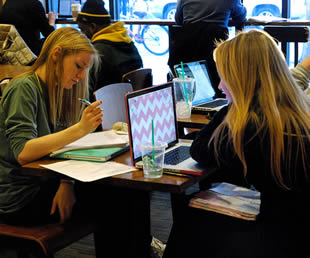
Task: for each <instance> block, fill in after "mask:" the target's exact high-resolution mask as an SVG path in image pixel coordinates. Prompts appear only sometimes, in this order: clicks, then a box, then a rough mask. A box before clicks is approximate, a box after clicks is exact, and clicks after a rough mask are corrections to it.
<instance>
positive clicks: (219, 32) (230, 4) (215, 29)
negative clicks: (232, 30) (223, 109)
mask: <svg viewBox="0 0 310 258" xmlns="http://www.w3.org/2000/svg"><path fill="white" fill-rule="evenodd" d="M246 14H247V11H246V8H245V7H244V5H243V4H242V2H241V0H229V1H226V0H208V1H205V0H195V1H193V0H178V5H177V9H176V13H175V22H176V24H177V25H178V26H172V28H171V29H170V38H169V40H170V49H169V60H168V64H169V66H170V69H171V70H172V71H173V66H174V65H175V64H180V62H181V61H183V63H186V62H193V61H198V60H206V61H207V65H208V69H209V73H210V77H211V78H210V79H211V81H212V85H213V88H214V90H215V92H216V97H224V95H223V94H222V92H221V91H220V90H219V89H218V84H219V82H220V78H219V76H218V74H217V70H216V65H215V62H214V60H213V50H214V48H215V42H216V41H220V40H226V39H227V38H228V33H229V32H228V22H229V20H231V21H232V22H233V25H234V26H235V27H236V29H237V30H241V29H242V26H243V23H244V22H245V21H246Z"/></svg>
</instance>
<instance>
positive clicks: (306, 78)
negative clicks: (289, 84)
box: [291, 56, 310, 96]
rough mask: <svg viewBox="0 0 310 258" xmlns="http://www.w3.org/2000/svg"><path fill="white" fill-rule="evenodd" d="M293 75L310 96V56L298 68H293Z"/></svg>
mask: <svg viewBox="0 0 310 258" xmlns="http://www.w3.org/2000/svg"><path fill="white" fill-rule="evenodd" d="M291 73H292V75H293V77H294V78H295V80H296V82H297V83H298V85H299V86H300V87H301V88H302V89H303V90H304V91H305V93H306V94H307V95H308V96H310V89H309V82H310V56H307V57H306V58H305V59H304V60H303V61H301V62H300V63H299V64H297V66H296V67H294V68H292V69H291Z"/></svg>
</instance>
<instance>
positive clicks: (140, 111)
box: [125, 82, 178, 164]
mask: <svg viewBox="0 0 310 258" xmlns="http://www.w3.org/2000/svg"><path fill="white" fill-rule="evenodd" d="M173 94H174V92H173V85H172V83H171V82H170V83H166V84H163V85H159V86H154V87H150V88H146V89H143V90H139V91H135V92H131V93H128V94H127V95H126V96H125V99H126V112H127V122H128V127H129V140H130V147H131V155H132V160H133V162H134V164H135V163H136V162H137V161H138V160H141V156H142V153H141V149H140V145H141V144H142V143H145V142H152V120H153V123H154V140H155V142H156V141H162V142H166V143H167V144H168V146H171V145H173V144H175V143H176V142H177V139H178V138H177V137H178V136H177V127H176V126H177V125H176V115H175V108H174V107H175V106H174V97H173V96H174V95H173Z"/></svg>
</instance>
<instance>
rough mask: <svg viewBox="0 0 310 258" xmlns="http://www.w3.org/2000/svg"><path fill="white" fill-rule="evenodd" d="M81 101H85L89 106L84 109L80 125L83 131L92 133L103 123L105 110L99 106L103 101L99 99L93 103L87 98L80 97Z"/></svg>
mask: <svg viewBox="0 0 310 258" xmlns="http://www.w3.org/2000/svg"><path fill="white" fill-rule="evenodd" d="M79 101H81V102H82V103H85V104H86V105H87V107H86V108H85V109H84V111H83V113H82V117H81V120H80V122H79V123H78V125H79V126H80V129H81V130H82V131H83V132H85V133H91V132H93V131H94V130H96V128H97V127H98V126H99V125H100V124H101V123H102V116H103V112H102V109H101V108H100V107H99V106H100V105H101V104H102V101H101V100H97V101H95V102H93V103H90V102H89V101H88V100H86V99H79Z"/></svg>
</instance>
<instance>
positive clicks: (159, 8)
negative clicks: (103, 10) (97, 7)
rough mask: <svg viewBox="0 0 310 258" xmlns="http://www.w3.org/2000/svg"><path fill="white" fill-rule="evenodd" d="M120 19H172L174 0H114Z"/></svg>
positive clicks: (175, 4) (175, 3) (174, 7)
mask: <svg viewBox="0 0 310 258" xmlns="http://www.w3.org/2000/svg"><path fill="white" fill-rule="evenodd" d="M115 5H116V6H118V8H116V11H117V9H118V15H119V17H120V19H126V20H136V19H143V20H145V19H148V20H154V19H169V20H174V14H175V10H176V6H177V1H176V0H115Z"/></svg>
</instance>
